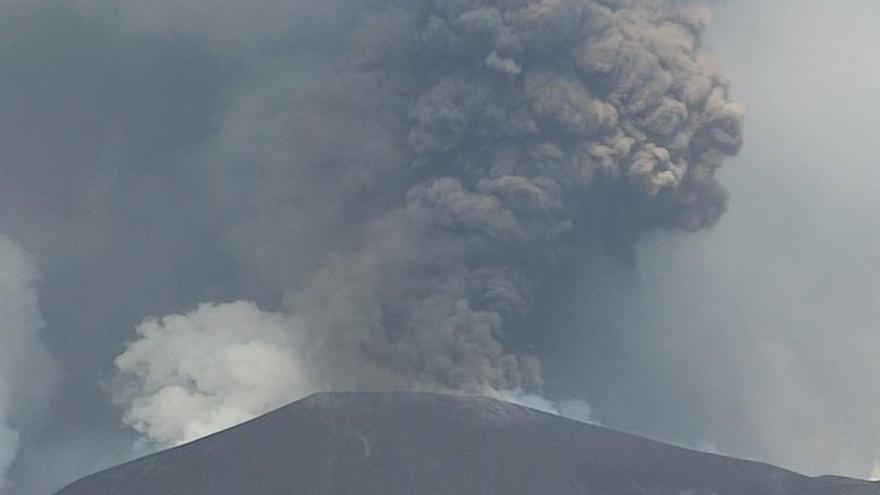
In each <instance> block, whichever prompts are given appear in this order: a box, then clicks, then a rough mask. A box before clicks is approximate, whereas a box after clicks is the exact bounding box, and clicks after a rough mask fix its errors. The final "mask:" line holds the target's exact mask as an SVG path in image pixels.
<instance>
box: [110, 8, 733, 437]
mask: <svg viewBox="0 0 880 495" xmlns="http://www.w3.org/2000/svg"><path fill="white" fill-rule="evenodd" d="M313 4H314V5H313ZM330 4H332V2H330V3H328V4H323V3H322V5H325V6H324V7H320V6H317V5H316V4H315V2H308V1H307V2H301V3H299V4H297V5H295V6H279V5H273V4H272V3H271V2H270V3H266V4H261V5H260V6H259V7H257V8H256V9H255V10H254V11H253V12H248V13H245V14H244V16H245V17H246V18H247V19H249V20H252V19H254V18H260V19H272V18H273V17H274V18H282V19H283V18H287V17H286V16H292V17H293V18H295V17H296V16H297V14H303V15H306V14H307V15H312V16H314V17H313V19H314V26H312V27H310V28H307V29H304V30H302V31H300V32H297V33H296V34H295V35H292V37H291V36H286V35H285V32H284V30H283V29H282V30H278V31H276V29H277V28H278V26H277V25H276V24H275V23H270V26H269V28H267V29H266V30H265V32H262V33H261V34H260V36H251V37H246V38H244V37H243V38H235V37H230V38H229V39H226V38H224V39H223V40H222V41H220V40H218V39H216V37H217V36H218V34H216V33H214V32H211V33H210V34H209V33H208V31H205V30H204V26H203V25H202V24H199V23H194V24H192V25H190V24H189V23H183V24H175V25H173V28H169V27H168V26H164V28H165V29H159V30H157V28H156V26H155V23H153V22H150V19H153V18H154V15H158V14H156V12H155V11H153V12H152V13H150V7H144V8H138V9H128V10H126V12H127V15H126V16H125V22H126V23H133V24H129V26H131V25H134V26H137V28H138V29H143V30H146V31H147V32H150V33H152V34H154V35H156V34H157V33H158V35H159V36H170V37H177V36H190V37H195V38H196V39H201V40H202V41H203V42H205V43H208V44H210V45H211V46H213V47H214V48H215V49H217V50H219V51H220V52H221V53H223V56H224V57H228V61H229V63H230V64H232V65H233V66H235V67H237V68H238V69H237V70H239V71H240V73H239V75H238V76H237V77H236V78H235V79H234V84H232V85H231V86H230V87H229V88H226V90H225V98H226V100H225V102H226V105H225V110H224V111H223V112H222V113H221V115H220V116H219V118H218V120H217V122H218V124H217V128H218V131H217V132H216V134H215V135H214V136H213V137H212V138H211V139H210V140H209V141H208V142H207V143H206V144H205V145H203V146H201V147H200V149H199V151H198V156H199V159H198V162H199V166H198V171H197V172H196V175H198V176H199V177H200V180H201V182H202V186H203V187H202V190H201V194H202V195H204V197H205V198H206V199H205V201H207V203H208V204H212V205H213V208H215V210H216V211H219V212H221V213H222V214H223V215H224V217H225V219H224V223H225V225H226V226H227V228H226V230H225V232H226V233H225V234H224V235H223V239H224V240H223V242H224V243H225V245H226V246H227V247H228V248H229V249H230V251H231V252H233V253H235V256H236V259H237V261H238V262H239V263H240V265H241V271H242V273H244V274H245V275H244V276H243V278H244V279H245V284H246V285H249V286H251V287H253V288H255V289H254V290H255V291H256V293H257V294H260V295H261V297H264V298H265V299H267V300H270V301H271V300H275V301H276V304H277V305H278V306H279V308H278V309H279V310H280V312H278V313H266V312H261V311H259V310H257V309H256V308H255V307H254V306H252V305H250V304H249V303H236V304H234V305H232V306H203V307H201V308H200V309H199V310H197V311H196V312H195V313H192V314H190V315H188V316H174V317H169V318H167V319H165V320H150V321H147V322H146V323H144V324H143V325H142V326H141V327H139V333H140V334H141V340H139V341H137V342H135V343H134V344H132V345H131V346H130V347H129V349H128V351H126V353H125V354H123V355H122V356H120V357H119V358H118V359H117V361H116V364H117V367H118V368H119V370H120V372H121V373H122V376H123V378H124V379H126V381H127V383H128V387H126V388H125V391H124V393H123V394H122V400H123V402H124V404H125V407H126V416H125V417H126V421H127V422H128V423H129V424H130V425H132V426H133V427H135V428H136V429H137V430H138V431H140V432H141V433H143V434H144V435H145V436H146V437H147V438H149V439H151V440H154V441H158V442H161V443H172V444H173V443H177V442H181V441H186V440H188V439H191V438H194V437H195V436H197V435H199V434H203V433H206V432H209V431H211V430H212V428H214V427H220V426H225V425H227V424H229V423H230V422H231V421H237V420H241V419H245V418H247V417H249V416H252V415H255V414H258V413H260V412H264V411H265V410H266V409H267V408H269V407H272V406H275V405H279V404H281V403H282V402H284V401H286V400H289V399H292V398H295V397H296V396H298V395H301V394H304V393H306V392H308V391H309V390H313V389H315V388H324V389H326V388H330V389H372V388H407V389H429V390H445V391H460V392H467V393H483V394H494V395H502V396H506V397H514V398H516V397H529V396H533V395H538V396H540V395H542V394H543V393H544V381H545V379H544V376H543V373H542V365H541V356H539V355H536V353H535V352H533V351H532V350H531V349H533V348H535V346H536V345H537V344H538V343H540V342H541V341H542V340H543V339H545V338H546V337H545V336H544V334H543V330H542V323H541V321H539V319H538V318H537V317H536V315H538V314H540V313H541V312H540V311H538V309H539V306H541V305H542V304H544V302H546V301H547V300H548V299H552V298H554V297H555V296H554V294H557V293H559V292H560V291H565V290H566V288H565V281H564V280H565V275H566V274H567V272H568V271H569V270H570V269H571V267H572V266H574V264H575V263H576V262H577V261H578V260H580V259H582V258H583V257H589V256H595V255H596V254H595V253H597V252H604V253H611V254H612V255H619V256H621V257H625V258H627V257H630V256H632V253H633V252H634V248H635V244H636V243H637V242H638V240H639V238H640V236H641V235H642V234H643V233H645V232H648V231H651V230H654V229H678V230H687V231H692V230H699V229H703V228H706V227H710V226H712V225H713V224H715V222H717V221H718V219H719V218H720V217H721V215H722V214H723V213H724V211H725V208H726V199H727V198H726V193H725V192H724V190H723V188H722V187H721V186H720V185H719V184H718V182H717V181H716V179H715V172H716V171H717V169H718V168H719V167H720V166H721V165H722V162H723V160H724V158H725V157H727V156H730V155H733V154H736V153H737V151H738V150H739V148H740V146H741V125H742V119H743V112H742V109H741V108H740V106H739V105H738V104H737V103H735V102H734V101H732V100H731V97H730V94H729V91H730V88H729V83H728V81H727V79H726V78H725V77H724V75H723V74H722V72H721V71H720V69H719V68H718V67H717V65H716V64H715V62H714V61H713V60H712V58H711V57H710V56H709V55H707V54H706V53H705V52H704V51H703V50H702V49H701V33H702V31H703V29H704V28H705V27H706V25H707V23H708V22H709V13H708V10H707V9H706V8H705V7H704V6H703V5H701V4H699V3H694V2H676V1H653V0H644V1H590V0H511V1H507V0H485V1H453V0H445V1H444V0H435V1H428V0H424V1H394V0H386V1H378V0H376V1H370V2H364V3H362V4H359V5H357V6H353V5H350V6H349V5H347V6H345V8H341V9H340V10H338V11H337V12H339V11H343V10H344V11H345V15H343V16H339V17H338V18H334V21H333V22H324V21H328V19H329V17H324V16H322V15H321V13H322V12H324V10H323V9H330V8H331V7H327V6H326V5H330ZM172 5H175V4H172ZM169 8H172V7H169ZM179 8H180V9H181V10H182V11H184V12H187V13H188V14H190V15H192V14H193V13H196V14H198V15H199V17H198V18H200V19H204V20H205V22H207V23H208V24H211V25H216V26H222V25H224V17H223V14H216V17H211V14H209V13H208V12H207V11H204V12H202V9H208V6H204V5H200V4H192V5H189V4H187V6H184V5H183V4H181V5H180V6H179ZM145 9H146V10H145ZM156 9H160V8H159V7H156ZM160 10H161V9H160ZM331 10H332V9H331ZM272 13H275V14H277V15H275V16H273V15H271V14H272ZM201 16H204V17H201ZM302 22H303V21H302V20H300V21H299V23H302ZM299 23H297V26H299V25H300V24H299ZM243 24H245V25H246V24H247V22H243ZM239 312H241V313H242V314H238V313H239ZM230 363H234V364H236V365H237V366H239V367H236V366H232V367H229V365H230ZM221 369H222V372H220V373H219V375H216V376H215V373H217V372H219V370H221ZM227 371H228V373H227ZM581 409H584V408H583V407H581ZM180 410H184V411H186V413H185V414H179V411H180ZM172 412H173V413H172Z"/></svg>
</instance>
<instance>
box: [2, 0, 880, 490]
mask: <svg viewBox="0 0 880 495" xmlns="http://www.w3.org/2000/svg"><path fill="white" fill-rule="evenodd" d="M285 3H286V2H274V1H271V0H266V1H260V2H258V3H255V4H254V6H253V7H249V8H242V7H241V5H242V4H239V3H237V2H234V1H229V2H223V5H224V6H225V7H226V9H212V8H211V4H210V2H192V3H189V4H187V5H189V8H186V9H181V10H174V8H173V7H168V9H171V10H167V9H166V10H163V9H164V8H161V7H156V8H151V7H149V6H147V4H141V3H139V2H128V3H126V2H104V1H101V0H92V1H88V0H83V1H79V2H70V3H67V4H62V3H60V2H54V3H53V2H42V3H39V5H38V4H37V3H25V2H3V3H0V24H2V29H0V33H2V34H0V37H2V38H0V39H2V42H0V87H2V88H3V89H2V92H3V98H0V172H2V175H0V176H2V177H3V180H2V181H0V232H2V233H4V234H6V235H8V236H9V237H10V238H11V239H12V240H13V241H14V242H15V243H17V244H18V245H20V246H21V247H22V248H23V249H24V250H26V251H27V252H28V253H30V255H31V256H32V257H33V258H34V259H35V260H36V265H37V269H38V270H39V272H40V273H41V278H40V281H39V282H38V285H37V288H38V295H39V304H40V308H41V310H42V315H43V319H44V320H45V329H44V331H43V338H44V341H45V343H46V346H47V347H48V350H49V352H50V353H51V354H53V355H54V356H55V358H56V359H57V361H58V362H59V363H60V367H61V370H62V371H61V374H60V376H61V385H60V386H58V387H57V392H56V394H55V400H54V401H53V402H52V403H51V406H47V407H48V409H47V410H48V418H47V419H46V420H45V421H44V422H42V425H37V424H21V425H19V426H20V429H21V431H22V449H21V451H20V453H19V457H18V460H17V462H16V464H15V465H14V467H13V471H12V479H13V481H14V485H12V489H11V490H10V492H9V493H10V495H30V494H42V493H48V492H49V490H50V488H51V487H55V486H58V484H61V483H64V482H66V481H69V480H70V479H72V478H74V477H76V476H80V475H82V474H86V473H88V472H90V471H91V470H93V469H95V468H97V467H100V466H104V465H107V464H111V463H114V462H117V461H119V460H124V459H125V458H126V457H127V456H130V455H132V447H131V445H132V444H133V442H134V440H135V439H136V435H135V434H134V433H133V432H132V431H130V430H129V429H128V428H126V427H125V425H124V424H123V423H122V420H121V415H122V411H121V410H120V408H119V407H116V406H114V404H113V403H112V401H111V395H112V394H111V393H110V392H109V391H110V390H112V389H114V387H115V385H114V380H115V376H116V374H115V371H114V365H113V360H114V358H116V357H117V356H118V355H119V354H120V353H122V352H123V351H124V349H125V347H124V346H125V343H127V342H130V341H132V340H134V339H136V338H137V336H136V334H135V328H136V327H137V325H138V324H139V323H140V322H141V321H142V320H143V319H144V318H146V317H149V316H163V315H169V314H177V313H184V312H187V311H190V310H192V309H194V308H195V307H196V305H197V304H198V303H200V302H207V301H214V302H231V301H235V300H238V299H245V300H254V301H256V302H258V303H259V304H260V305H261V307H263V308H264V309H269V310H274V309H277V308H278V307H279V306H281V304H282V301H281V300H282V295H281V294H279V291H278V288H279V287H282V288H283V287H289V286H290V281H289V280H286V279H285V277H287V275H285V274H287V273H307V272H308V266H310V265H311V264H312V257H314V256H318V255H317V254H314V253H311V252H309V251H308V250H307V249H304V251H302V252H301V253H300V254H298V255H297V257H296V259H295V260H291V261H290V262H289V263H290V264H291V266H289V267H288V266H285V267H283V269H278V270H274V268H276V265H275V264H274V261H265V260H276V259H279V258H282V256H280V255H278V254H277V253H272V252H271V251H272V249H273V248H272V246H275V245H282V246H287V245H289V244H294V245H299V244H297V243H301V244H304V245H307V247H308V246H311V245H310V244H309V243H308V242H306V241H302V242H300V241H301V239H298V238H295V239H292V240H291V239H286V238H285V239H284V242H280V241H279V242H277V243H273V242H266V243H265V245H266V246H269V247H267V248H266V250H265V252H264V251H260V250H259V249H256V250H257V251H259V252H257V253H250V254H249V255H248V256H243V255H242V251H243V250H244V251H250V250H253V249H254V246H252V245H249V244H248V243H247V242H242V239H248V238H249V237H248V236H250V235H258V236H268V235H273V236H276V235H277V236H279V237H284V236H294V237H296V236H297V235H300V236H301V235H302V234H294V233H289V232H278V231H277V230H275V229H273V228H272V226H274V225H275V224H273V223H272V222H271V221H269V222H268V227H261V226H260V225H256V226H255V225H254V224H253V223H245V225H249V226H250V227H248V228H253V229H255V230H247V228H245V230H244V231H242V230H241V229H242V228H241V227H237V226H238V225H242V222H241V218H242V217H247V214H248V212H252V211H261V208H265V205H262V204H252V202H251V203H249V202H248V201H244V202H243V203H242V200H241V197H240V196H247V193H256V194H259V195H260V196H261V197H270V198H271V197H273V195H275V194H276V193H277V191H275V189H274V188H260V187H261V186H260V185H259V184H257V181H256V180H253V179H252V177H250V176H247V175H243V176H239V175H236V174H237V173H240V171H239V170H238V169H236V168H235V165H236V161H235V160H237V159H239V158H238V157H237V156H233V155H235V154H236V153H241V155H242V156H245V157H246V158H242V159H241V160H246V159H248V158H247V157H251V159H253V157H259V159H260V160H262V161H263V162H265V163H269V165H266V166H267V167H268V168H269V172H266V173H268V174H269V175H270V176H272V177H275V175H272V174H273V173H275V172H276V171H275V170H274V169H273V168H272V167H273V165H272V164H274V162H273V161H272V160H273V153H283V152H284V151H285V149H286V148H285V145H284V144H283V143H284V142H285V139H287V137H286V136H285V135H283V134H279V135H276V133H274V132H272V130H273V129H274V128H276V127H277V126H282V125H287V126H289V125H290V121H289V120H284V118H281V119H280V120H279V121H277V122H276V121H261V122H259V123H260V127H259V128H256V129H254V130H253V133H247V132H245V130H248V129H252V128H253V126H252V125H251V124H252V121H253V120H254V119H255V117H254V116H255V115H256V116H261V115H264V112H266V108H272V105H276V104H280V105H290V103H289V101H295V100H296V97H295V96H291V95H297V94H300V93H301V92H302V91H304V88H308V87H311V86H312V85H313V84H314V81H315V80H321V77H322V76H321V74H323V72H322V71H323V70H324V64H323V63H321V61H320V60H319V59H316V57H315V56H314V53H313V51H312V50H309V53H307V54H303V53H301V50H299V49H297V48H295V47H298V46H300V44H301V43H303V42H302V40H312V41H314V40H320V41H321V44H320V46H321V47H322V49H323V48H325V47H326V49H327V50H332V49H333V47H334V46H335V45H334V39H333V38H332V37H331V36H330V35H328V34H327V33H333V32H336V31H337V30H338V29H339V28H338V27H337V24H341V23H344V21H345V20H344V18H343V19H342V20H340V19H339V13H340V12H342V10H341V9H339V8H338V6H339V3H337V2H327V3H326V6H324V7H317V8H316V7H309V5H308V4H307V3H306V2H302V5H299V4H297V6H296V7H294V8H290V9H284V8H281V7H279V5H281V4H285ZM342 4H343V5H344V2H342ZM168 5H176V4H173V3H169V4H168ZM212 10H213V12H214V13H213V14H211V13H209V12H210V11H212ZM713 10H714V14H715V15H714V22H713V24H712V26H711V27H710V28H709V30H708V33H707V37H708V45H709V48H710V49H711V50H712V51H714V52H715V53H716V54H717V55H718V57H719V59H720V60H721V63H722V65H723V67H724V68H725V70H726V72H727V73H728V74H729V75H730V76H731V77H732V79H733V81H734V92H735V96H736V97H737V99H739V100H741V101H742V102H743V103H744V104H745V106H746V109H747V120H746V122H747V123H746V136H745V143H746V144H745V146H744V148H743V150H742V152H741V154H740V156H739V157H737V158H734V159H730V160H728V161H727V163H726V165H725V166H724V168H723V169H722V172H721V181H722V183H723V184H724V185H725V186H726V187H727V188H728V190H729V192H730V195H731V198H732V199H731V202H730V207H729V211H728V213H727V214H726V215H725V216H724V217H723V218H722V220H721V221H720V223H718V224H717V225H716V226H715V227H714V228H712V229H711V230H710V231H707V232H700V233H696V234H686V235H685V234H668V233H657V234H652V235H651V236H649V238H647V239H645V240H643V241H642V242H641V243H640V245H639V248H638V259H637V261H636V262H635V264H634V265H632V266H630V265H629V264H628V263H627V262H625V261H621V260H614V259H606V258H604V257H589V258H588V262H585V263H584V265H585V266H582V267H580V268H581V270H580V271H579V272H578V274H579V275H580V277H579V279H580V280H584V281H586V282H583V283H580V284H576V286H577V287H580V289H579V290H578V289H575V290H572V291H571V294H570V297H571V299H572V300H573V301H569V302H566V301H565V300H562V299H561V300H560V302H559V304H561V307H562V308H563V309H564V310H563V311H561V312H554V311H552V310H549V311H548V314H550V313H552V314H553V315H554V316H553V317H552V318H548V320H547V322H546V324H547V325H548V327H558V328H556V329H555V330H554V332H555V333H553V334H552V335H554V336H556V335H558V336H559V338H557V339H550V340H548V341H547V342H544V343H542V344H541V345H540V346H539V347H541V349H540V351H541V352H542V354H543V355H542V357H543V358H544V366H545V368H546V371H545V380H546V381H547V390H548V394H549V395H551V396H553V398H560V399H562V398H568V397H577V398H581V399H585V400H587V401H588V402H589V403H590V406H591V407H592V410H593V412H594V414H595V415H596V417H597V418H598V419H599V420H600V421H602V422H603V424H606V425H609V426H611V427H616V428H621V429H626V430H632V431H636V432H639V433H643V434H646V435H649V436H652V437H657V438H660V439H663V440H667V441H672V442H677V443H682V444H686V445H691V446H697V447H700V448H712V449H715V450H717V451H719V452H722V453H727V454H731V455H737V456H745V457H749V458H754V459H760V460H764V461H769V462H772V463H776V464H780V465H783V466H786V467H792V468H796V469H799V470H803V471H805V472H807V473H810V474H817V473H824V472H837V473H841V474H849V475H856V476H868V475H869V473H870V471H871V467H872V464H873V463H874V462H875V461H878V460H880V415H878V414H877V412H876V411H877V410H880V398H878V397H880V393H878V392H880V390H878V388H880V387H878V385H877V379H876V377H877V376H878V375H880V360H878V359H877V357H878V356H880V339H878V338H877V331H878V328H877V323H876V322H877V321H878V316H880V315H878V313H880V228H877V220H876V212H877V211H880V195H878V194H877V186H876V185H877V184H878V179H880V169H878V168H877V167H876V164H875V162H876V159H875V155H876V153H874V146H872V145H873V144H874V142H875V141H876V136H875V135H876V133H877V131H878V130H880V100H878V99H877V98H876V96H875V94H874V93H875V91H876V88H877V87H880V86H878V85H880V69H877V68H878V67H880V63H877V62H880V60H876V59H877V58H878V57H880V55H878V53H877V52H876V50H874V47H876V46H880V33H878V32H877V31H876V29H874V26H873V25H872V20H874V19H877V18H878V14H880V5H877V4H876V2H873V1H871V0H848V1H847V2H831V1H820V0H809V1H795V0H781V1H778V2H762V1H758V0H732V1H729V2H714V4H713ZM218 11H219V12H220V13H217V12H218ZM279 13H283V15H279ZM343 17H344V16H343ZM286 29H289V30H290V33H294V34H290V35H288V36H285V37H283V38H284V39H285V40H286V42H285V43H280V44H278V45H271V49H270V50H268V51H267V52H268V53H269V54H268V55H266V53H265V52H261V53H263V54H262V55H261V56H260V58H259V59H256V58H255V56H252V53H254V52H255V51H256V50H258V48H255V47H261V48H259V49H260V50H265V46H266V43H267V42H266V41H265V40H266V39H270V38H271V37H272V36H273V35H274V34H275V33H277V32H279V31H280V32H286V31H285V30H286ZM319 51H320V50H319ZM290 73H292V75H291V74H290ZM280 81H283V84H282V83H281V82H280ZM253 88H260V89H261V91H259V92H253ZM249 91H251V92H250V93H249ZM251 94H259V95H260V98H256V97H254V98H250V97H249V95H251ZM279 102H280V103H279ZM293 108H296V107H295V106H293ZM292 115H293V116H294V117H296V118H299V119H301V120H302V119H306V120H307V119H308V118H310V115H309V114H308V113H307V111H306V110H302V111H301V113H300V114H297V113H296V112H293V113H292ZM282 117H283V116H282ZM230 134H234V135H235V136H236V139H235V140H230V139H229V138H228V136H229V135H230ZM242 136H244V137H242ZM360 138H362V139H366V140H372V141H373V142H376V141H378V142H381V140H382V139H383V136H374V135H372V134H369V133H366V135H365V136H361V137H360ZM230 142H232V143H233V144H235V146H231V145H230V144H229V143H230ZM279 142H281V143H282V144H279ZM242 143H243V144H242ZM266 150H269V151H266ZM303 153H306V152H303ZM339 153H341V154H342V156H347V155H345V154H346V153H349V150H345V149H343V150H341V151H339ZM371 153H372V155H368V156H367V158H365V160H368V161H369V160H370V159H375V160H377V163H379V162H380V158H382V157H386V156H389V153H391V152H389V151H387V150H382V149H373V150H371ZM230 177H232V178H234V181H233V180H231V179H230ZM277 177H278V178H279V182H280V183H281V184H282V185H286V184H288V183H287V182H283V180H289V178H288V177H286V176H283V175H278V176H277ZM282 179H283V180H282ZM230 184H232V185H230ZM224 187H225V188H228V190H226V189H224ZM278 187H279V188H280V187H281V186H278ZM205 188H207V189H210V190H212V191H220V193H218V194H212V195H211V199H210V200H206V199H205V194H204V189H205ZM318 196H319V199H320V195H318ZM245 199H247V198H245ZM321 205H323V203H320V202H319V206H321ZM325 206H327V207H328V209H332V208H337V207H338V208H343V207H344V205H342V206H340V205H335V204H330V203H329V202H328V203H327V205H325ZM242 212H244V213H242ZM292 215H293V216H292V217H293V218H298V217H296V215H295V214H292ZM302 217H303V218H307V219H308V218H312V216H307V215H305V214H303V215H302ZM304 221H305V220H304ZM321 226H322V227H321V228H325V227H326V229H327V232H329V233H327V234H326V235H325V237H326V238H327V239H331V240H334V241H338V242H340V243H345V242H347V237H346V233H344V232H343V233H339V232H336V231H334V230H332V226H330V227H327V226H326V225H324V224H321ZM230 232H232V234H230ZM255 232H256V234H255ZM259 238H262V237H259ZM311 247H313V246H311ZM319 248H320V247H319ZM319 248H314V250H315V251H319ZM565 308H567V309H565ZM572 308H582V310H577V309H572ZM583 328H588V329H589V331H581V330H582V329H583ZM563 337H564V338H563ZM573 342H574V343H576V344H577V345H572V343H573ZM0 356H2V353H0ZM0 369H3V368H0ZM53 373H54V372H53ZM49 374H50V375H51V373H49ZM38 379H41V375H40V373H34V374H33V375H31V374H29V375H28V377H27V380H38ZM46 381H47V382H51V379H50V378H47V380H46ZM2 392H3V391H2V390H0V402H2ZM2 414H3V411H0V415H2ZM2 419H3V417H2V416H0V420H2ZM4 495H6V494H5V493H4Z"/></svg>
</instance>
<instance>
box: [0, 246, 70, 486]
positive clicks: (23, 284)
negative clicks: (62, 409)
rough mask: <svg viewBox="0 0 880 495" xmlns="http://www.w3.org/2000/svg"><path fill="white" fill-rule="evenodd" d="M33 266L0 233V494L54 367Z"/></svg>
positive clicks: (45, 399) (49, 388)
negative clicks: (44, 337) (45, 343)
mask: <svg viewBox="0 0 880 495" xmlns="http://www.w3.org/2000/svg"><path fill="white" fill-rule="evenodd" d="M36 281H37V270H36V267H35V265H34V261H33V260H32V259H31V257H30V256H29V255H28V254H27V253H26V252H25V251H23V250H22V249H21V248H20V247H19V246H18V245H16V244H15V243H13V242H12V241H10V240H9V239H8V238H7V237H6V236H4V235H0V493H5V489H6V488H8V486H9V479H8V478H7V476H8V471H9V468H10V466H11V465H12V463H13V461H14V460H15V457H16V454H17V451H18V448H19V445H20V443H21V435H22V431H24V430H27V429H28V428H31V427H34V426H36V425H37V424H38V423H39V421H40V419H41V416H43V415H44V414H45V408H46V406H47V402H48V398H49V395H50V393H51V391H52V389H53V385H54V382H55V379H56V374H57V370H56V365H55V362H54V361H53V360H52V359H51V358H50V356H49V354H48V352H47V350H46V349H45V348H44V347H43V344H42V342H41V340H40V331H41V330H42V329H43V319H42V317H41V315H40V309H39V306H38V304H37V292H36Z"/></svg>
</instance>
